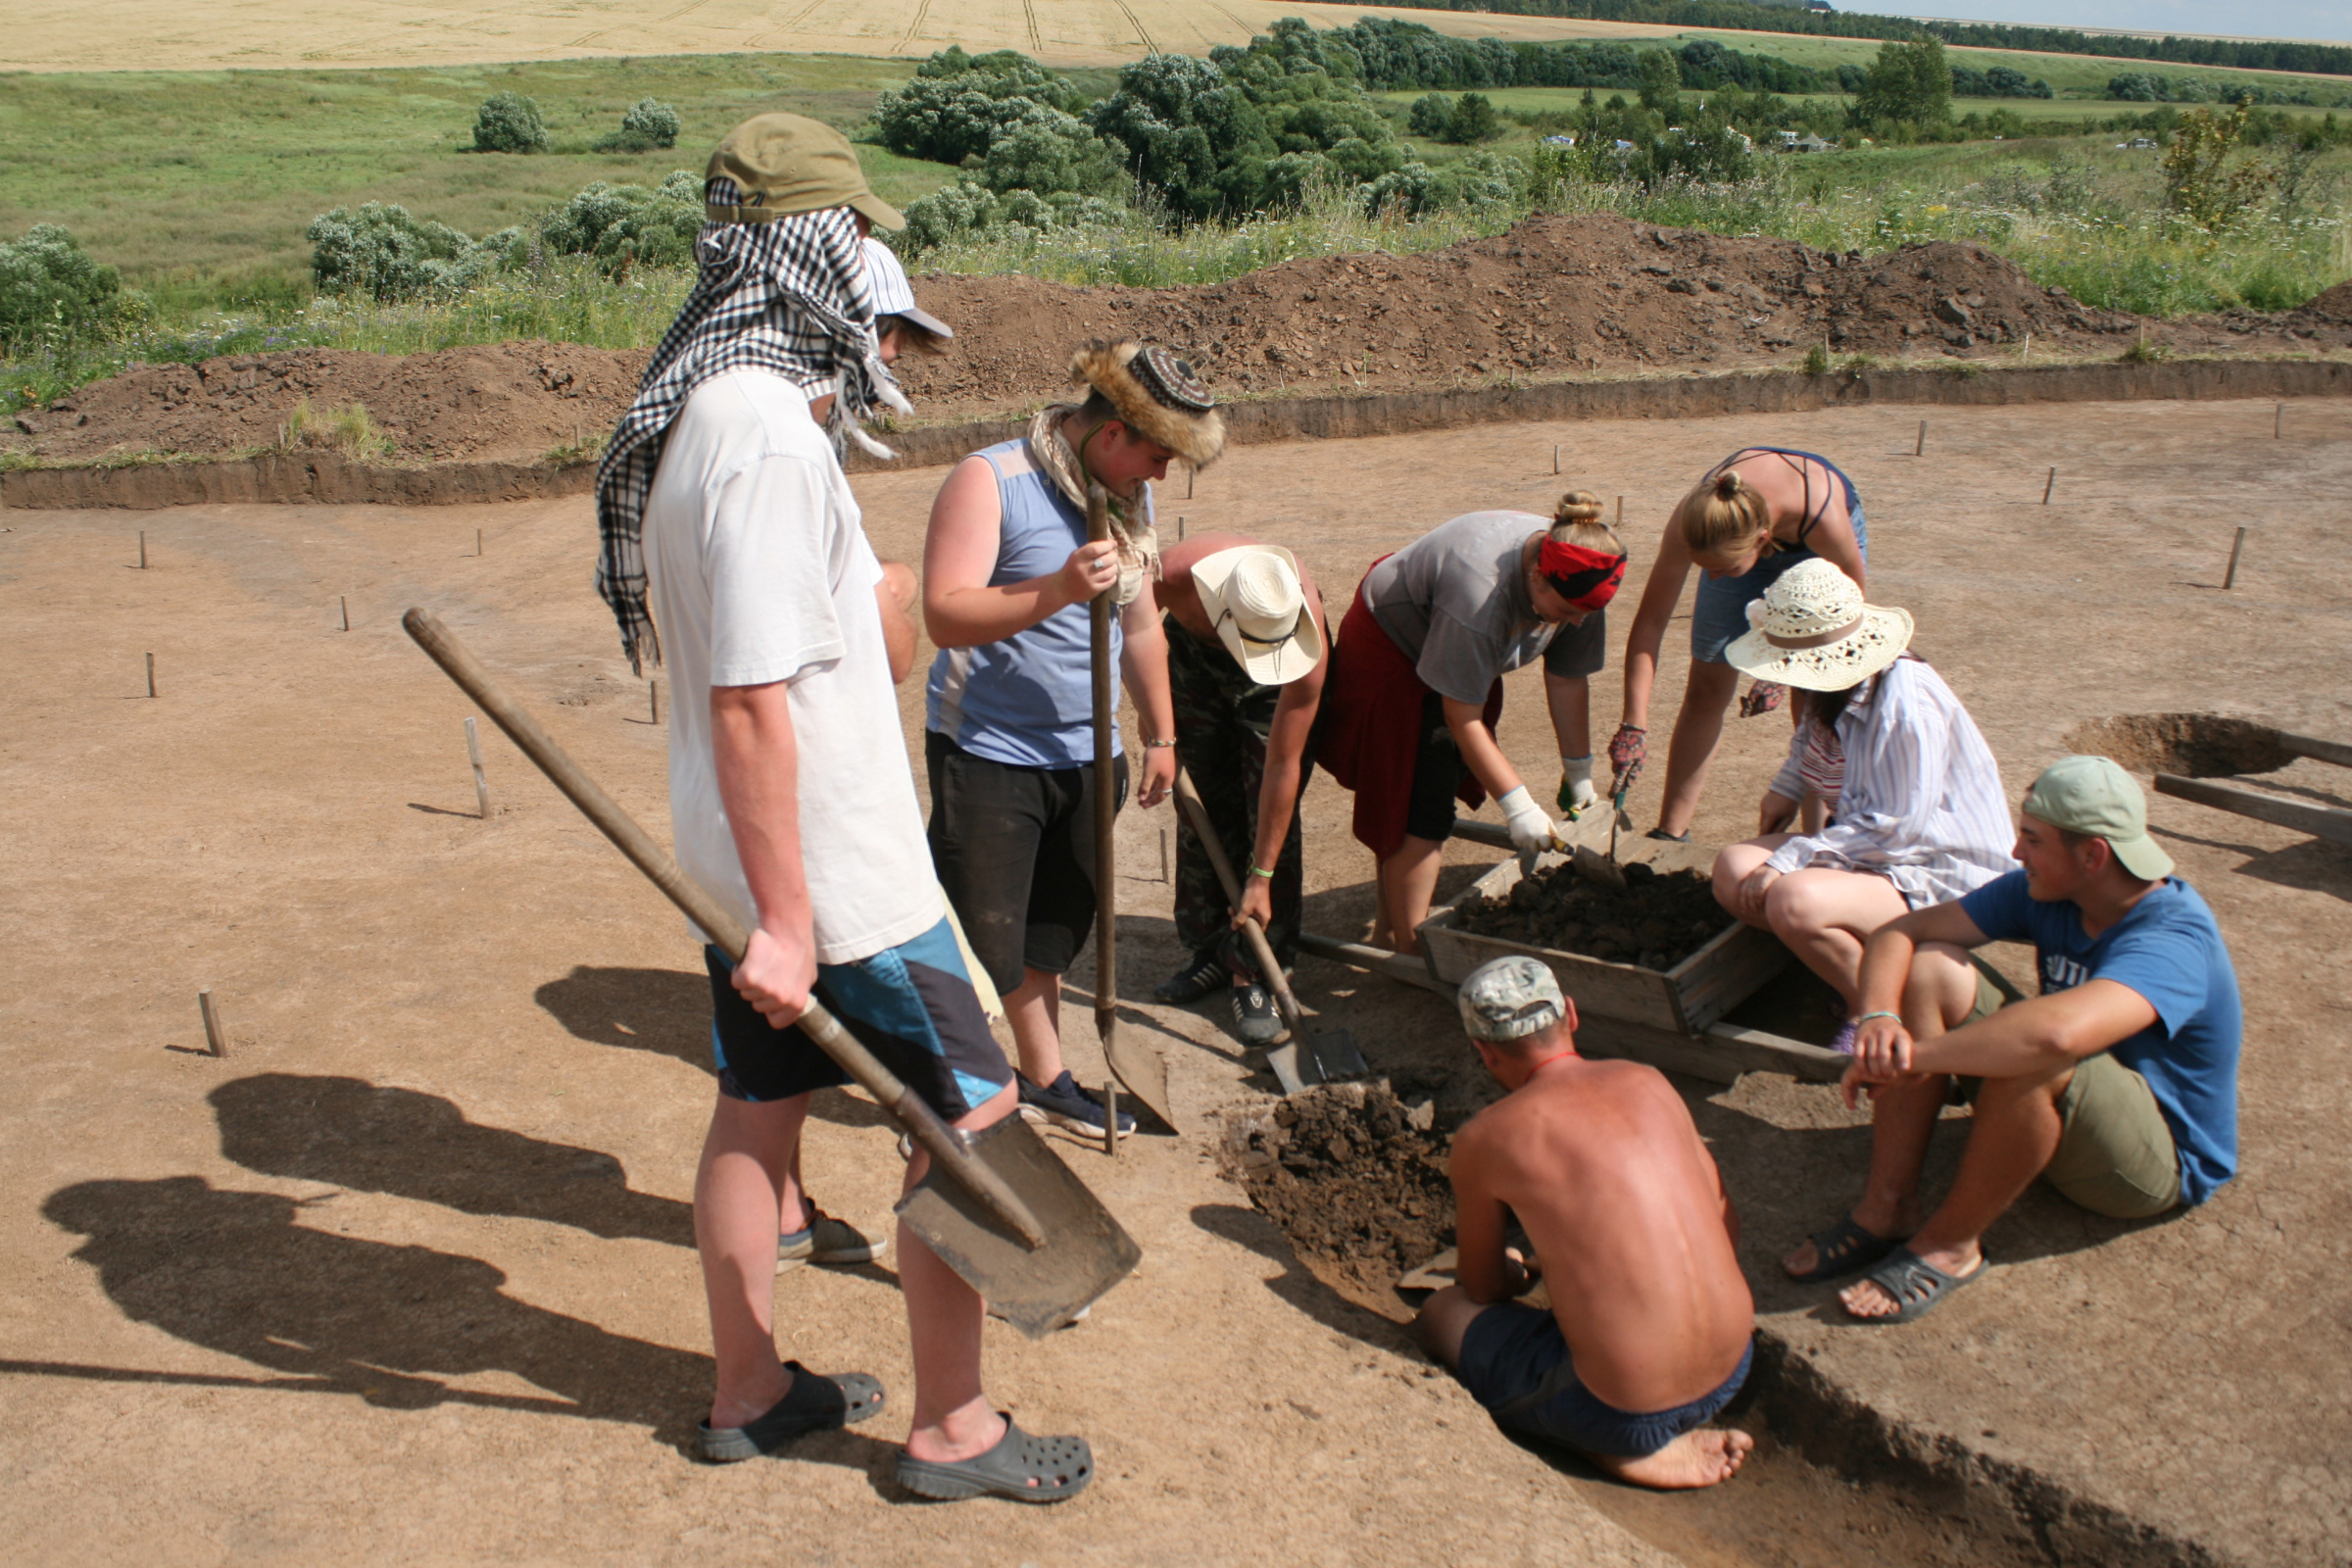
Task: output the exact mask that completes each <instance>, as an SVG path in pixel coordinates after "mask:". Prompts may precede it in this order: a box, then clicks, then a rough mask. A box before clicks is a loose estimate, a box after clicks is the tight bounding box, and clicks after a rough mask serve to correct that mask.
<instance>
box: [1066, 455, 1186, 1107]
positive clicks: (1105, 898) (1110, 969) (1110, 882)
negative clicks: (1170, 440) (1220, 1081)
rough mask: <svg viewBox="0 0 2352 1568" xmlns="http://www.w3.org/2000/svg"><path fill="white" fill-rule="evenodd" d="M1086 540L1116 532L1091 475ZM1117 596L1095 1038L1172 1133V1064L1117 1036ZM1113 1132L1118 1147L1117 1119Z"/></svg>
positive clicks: (1097, 632)
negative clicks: (1114, 692)
mask: <svg viewBox="0 0 2352 1568" xmlns="http://www.w3.org/2000/svg"><path fill="white" fill-rule="evenodd" d="M1086 537H1087V540H1088V542H1090V543H1098V542H1100V541H1102V540H1104V539H1107V538H1109V537H1110V493H1109V492H1108V491H1106V490H1104V489H1103V486H1102V484H1101V483H1099V482H1098V481H1097V480H1095V479H1093V478H1091V477H1090V478H1088V480H1087V481H1086ZM1111 598H1112V594H1111V590H1110V589H1108V588H1105V589H1103V591H1102V592H1101V593H1099V594H1097V595H1095V598H1094V603H1093V605H1092V606H1090V607H1089V608H1090V609H1091V610H1092V612H1093V614H1094V624H1093V628H1092V632H1093V650H1092V651H1093V654H1094V674H1095V1035H1096V1037H1097V1038H1098V1039H1100V1040H1101V1041H1102V1042H1103V1063H1104V1065H1106V1066H1108V1067H1109V1068H1110V1071H1111V1076H1113V1077H1115V1078H1117V1079H1118V1081H1119V1084H1120V1086H1121V1087H1122V1088H1124V1089H1125V1090H1126V1091H1127V1092H1128V1093H1129V1094H1131V1095H1133V1096H1134V1097H1135V1098H1136V1099H1137V1100H1139V1101H1141V1102H1143V1105H1144V1108H1145V1109H1146V1110H1149V1111H1150V1112H1152V1115H1154V1116H1157V1117H1158V1118H1159V1119H1160V1120H1161V1121H1162V1122H1163V1123H1165V1124H1166V1125H1167V1126H1168V1127H1169V1128H1170V1129H1171V1130H1173V1131H1176V1132H1182V1131H1183V1130H1184V1129H1183V1128H1181V1127H1178V1126H1177V1125H1176V1112H1175V1107H1174V1106H1173V1105H1172V1104H1171V1103H1169V1100H1168V1064H1167V1062H1166V1061H1165V1060H1163V1059H1162V1058H1161V1056H1160V1054H1159V1053H1158V1052H1156V1051H1153V1050H1152V1048H1151V1047H1149V1046H1135V1045H1129V1044H1128V1043H1127V1042H1126V1041H1124V1040H1121V1039H1120V1038H1119V896H1118V886H1119V882H1118V864H1119V862H1118V852H1117V850H1116V848H1115V847H1114V846H1113V844H1112V841H1111V828H1112V826H1113V825H1114V824H1115V823H1116V822H1117V821H1118V811H1119V803H1118V799H1117V794H1116V791H1117V788H1118V773H1117V767H1118V762H1117V760H1116V759H1114V758H1113V757H1112V756H1111V755H1110V744H1111V738H1112V733H1113V729H1112V722H1111V714H1110V617H1111V615H1112V614H1113V613H1114V607H1113V606H1112V603H1111ZM1114 1114H1115V1113H1114ZM1109 1136H1110V1138H1111V1139H1112V1140H1113V1141H1114V1142H1113V1143H1112V1146H1111V1147H1112V1148H1114V1149H1115V1148H1116V1147H1117V1144H1116V1142H1115V1140H1116V1139H1117V1137H1118V1128H1117V1126H1116V1125H1115V1123H1114V1124H1113V1126H1112V1127H1111V1130H1110V1133H1109Z"/></svg>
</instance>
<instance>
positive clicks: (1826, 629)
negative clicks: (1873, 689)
mask: <svg viewBox="0 0 2352 1568" xmlns="http://www.w3.org/2000/svg"><path fill="white" fill-rule="evenodd" d="M1747 624H1748V628H1749V629H1748V631H1747V634H1746V635H1745V636H1742V637H1740V638H1738V639H1736V640H1734V642H1733V643H1732V645H1731V646H1730V647H1729V648H1726V649H1725V650H1724V651H1723V657H1724V659H1725V661H1726V662H1729V663H1730V664H1731V666H1732V667H1733V668H1734V669H1740V670H1745V671H1746V672H1747V673H1748V674H1750V675H1753V676H1755V677H1756V679H1758V680H1770V681H1778V682H1780V683H1781V684H1782V685H1784V686H1797V687H1801V688H1803V689H1804V690H1806V691H1809V692H1841V691H1844V690H1845V689H1846V688H1847V687H1849V686H1859V685H1861V684H1862V683H1863V682H1864V681H1866V680H1868V679H1870V677H1871V676H1873V675H1876V674H1877V673H1878V672H1879V671H1880V670H1882V669H1885V668H1886V667H1887V665H1888V664H1891V663H1893V662H1895V661H1896V660H1897V659H1900V658H1901V657H1902V656H1903V650H1904V649H1905V648H1908V647H1909V646H1910V645H1911V612H1909V611H1907V610H1894V609H1885V608H1881V607H1880V606H1877V605H1867V604H1864V603H1863V602H1862V590H1861V589H1859V588H1857V587H1855V586H1854V579H1853V578H1851V577H1848V576H1847V575H1846V574H1845V573H1844V572H1842V571H1839V570H1838V568H1837V567H1836V566H1834V565H1832V564H1830V563H1828V562H1826V561H1823V560H1820V559H1819V558H1815V559H1814V560H1811V561H1800V562H1798V563H1797V564H1795V565H1793V566H1790V567H1789V569H1788V570H1787V571H1784V572H1782V573H1781V574H1780V576H1779V577H1777V578H1775V579H1774V580H1773V583H1772V586H1771V587H1769V588H1767V589H1765V590H1764V597H1763V598H1761V599H1757V600H1753V601H1751V602H1750V603H1749V605H1748V607H1747Z"/></svg>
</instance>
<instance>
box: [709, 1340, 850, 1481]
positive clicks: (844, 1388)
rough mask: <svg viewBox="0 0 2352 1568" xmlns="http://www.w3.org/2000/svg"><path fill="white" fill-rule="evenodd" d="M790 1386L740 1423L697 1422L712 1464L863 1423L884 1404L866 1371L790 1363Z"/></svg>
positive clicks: (788, 1368)
mask: <svg viewBox="0 0 2352 1568" xmlns="http://www.w3.org/2000/svg"><path fill="white" fill-rule="evenodd" d="M784 1369H785V1370H786V1371H788V1372H790V1373H791V1374H792V1388H791V1389H790V1390H789V1391H787V1392H786V1394H785V1396H784V1397H783V1398H781V1399H778V1400H777V1401H776V1402H775V1404H774V1405H773V1406H772V1407H771V1408H770V1409H769V1410H768V1411H767V1413H766V1414H764V1415H760V1416H757V1417H755V1418H754V1419H752V1420H750V1421H747V1422H745V1423H744V1424H743V1425H742V1426H739V1427H714V1426H712V1425H711V1423H710V1422H708V1421H702V1422H697V1423H696V1424H695V1429H694V1432H695V1438H696V1441H697V1442H698V1443H699V1444H700V1446H701V1449H702V1456H703V1458H704V1459H705V1460H706V1461H708V1462H709V1463H711V1464H732V1463H734V1462H735V1461H736V1460H738V1459H756V1458H758V1457H759V1456H760V1455H761V1454H763V1453H773V1452H775V1451H776V1450H777V1449H778V1448H781V1447H782V1446H784V1445H786V1444H787V1443H790V1442H791V1441H792V1440H793V1439H795V1438H804V1437H807V1436H808V1435H809V1433H811V1432H830V1431H832V1430H834V1429H835V1428H836V1427H844V1426H848V1425H849V1424H850V1423H852V1422H854V1421H862V1420H864V1419H865V1418H866V1417H867V1416H870V1415H872V1414H873V1413H874V1412H875V1411H877V1410H879V1409H881V1408H882V1385H881V1384H880V1383H879V1382H878V1381H876V1380H875V1379H873V1378H870V1377H867V1376H866V1375H865V1374H864V1373H862V1372H836V1373H834V1374H833V1375H832V1376H831V1377H829V1378H828V1377H820V1376H819V1375H817V1374H816V1373H814V1372H811V1371H809V1369H808V1368H807V1367H805V1366H803V1365H801V1363H800V1362H798V1361H787V1362H785V1363H784Z"/></svg>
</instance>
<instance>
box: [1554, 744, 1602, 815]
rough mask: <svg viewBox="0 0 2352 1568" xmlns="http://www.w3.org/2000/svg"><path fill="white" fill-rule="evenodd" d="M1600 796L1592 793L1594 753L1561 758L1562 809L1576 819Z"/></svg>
mask: <svg viewBox="0 0 2352 1568" xmlns="http://www.w3.org/2000/svg"><path fill="white" fill-rule="evenodd" d="M1599 799H1600V797H1599V796H1597V795H1595V794H1593V755H1592V754H1591V753H1590V752H1588V753H1586V754H1585V755H1584V756H1582V757H1563V758H1561V759H1560V809H1561V810H1563V811H1566V812H1567V813H1568V819H1569V820H1570V821H1572V822H1573V821H1575V820H1576V818H1577V817H1579V816H1581V815H1582V814H1583V813H1584V810H1585V808H1587V807H1589V806H1591V805H1592V804H1593V802H1594V801H1597V800H1599Z"/></svg>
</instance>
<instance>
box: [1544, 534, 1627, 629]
mask: <svg viewBox="0 0 2352 1568" xmlns="http://www.w3.org/2000/svg"><path fill="white" fill-rule="evenodd" d="M1536 569H1537V570H1538V571H1541V572H1542V573H1544V581H1546V582H1548V583H1550V584H1551V589H1552V592H1554V593H1556V594H1558V595H1559V596H1560V597H1561V598H1562V599H1565V600H1567V601H1568V603H1569V604H1571V605H1573V606H1575V607H1576V608H1577V609H1579V610H1581V611H1584V612H1585V613H1587V614H1590V613H1593V611H1595V610H1598V609H1600V608H1601V607H1602V606H1603V605H1605V604H1607V603H1608V602H1609V601H1610V600H1612V599H1614V598H1616V597H1617V585H1618V584H1619V583H1621V582H1623V581H1625V558H1624V557H1623V556H1612V555H1609V554H1607V553H1606V552H1604V551H1599V550H1587V549H1586V548H1585V547H1584V546H1583V545H1569V544H1562V543H1560V542H1559V541H1558V540H1557V539H1546V540H1544V548H1543V549H1542V550H1541V551H1540V552H1538V554H1537V556H1536Z"/></svg>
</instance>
